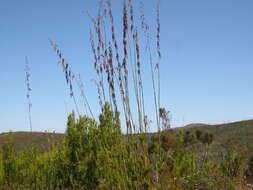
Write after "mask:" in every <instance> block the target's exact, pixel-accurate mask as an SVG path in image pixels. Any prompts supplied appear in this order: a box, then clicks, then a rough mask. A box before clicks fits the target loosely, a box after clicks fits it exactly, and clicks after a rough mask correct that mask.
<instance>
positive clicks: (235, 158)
mask: <svg viewBox="0 0 253 190" xmlns="http://www.w3.org/2000/svg"><path fill="white" fill-rule="evenodd" d="M241 162H242V157H241V155H240V153H238V152H235V151H228V152H227V154H226V155H225V159H224V161H223V162H222V164H221V169H222V171H223V173H224V174H225V175H226V176H229V177H237V176H238V175H239V174H240V167H241Z"/></svg>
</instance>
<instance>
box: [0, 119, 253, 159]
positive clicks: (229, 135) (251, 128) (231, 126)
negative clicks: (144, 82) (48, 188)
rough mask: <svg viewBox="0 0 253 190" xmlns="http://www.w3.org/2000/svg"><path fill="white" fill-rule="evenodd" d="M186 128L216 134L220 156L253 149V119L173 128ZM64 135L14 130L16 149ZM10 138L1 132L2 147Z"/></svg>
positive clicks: (213, 148) (198, 147)
mask: <svg viewBox="0 0 253 190" xmlns="http://www.w3.org/2000/svg"><path fill="white" fill-rule="evenodd" d="M179 129H182V130H186V131H190V132H191V133H192V134H195V131H196V130H203V131H207V132H210V133H212V134H213V135H214V141H213V143H212V144H211V145H210V147H209V151H210V152H211V153H212V154H211V155H212V156H213V157H214V158H215V157H219V156H220V155H219V154H220V153H219V152H224V151H226V150H228V149H236V150H238V151H239V152H241V153H242V154H244V155H247V156H248V155H249V153H250V151H252V150H253V120H246V121H239V122H233V123H226V124H219V125H207V124H202V123H196V124H190V125H187V126H185V127H181V128H176V129H173V130H176V131H177V130H179ZM63 137H64V135H63V134H59V133H42V132H41V133H39V132H12V138H13V140H14V142H15V148H16V150H23V149H26V148H28V147H31V146H35V147H37V148H38V149H39V150H40V151H42V152H45V151H48V150H50V147H51V145H52V144H55V143H59V142H61V140H63ZM7 139H8V133H2V134H0V148H1V146H2V144H3V143H4V142H5V141H6V140H7ZM189 150H190V151H192V152H193V153H194V154H202V153H203V152H204V151H205V147H204V146H203V144H201V143H200V142H197V141H196V142H195V143H193V144H192V145H190V146H189Z"/></svg>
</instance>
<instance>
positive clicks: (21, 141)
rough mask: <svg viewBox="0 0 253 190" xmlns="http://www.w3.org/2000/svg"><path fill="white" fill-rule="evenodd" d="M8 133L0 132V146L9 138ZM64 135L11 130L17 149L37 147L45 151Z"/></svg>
mask: <svg viewBox="0 0 253 190" xmlns="http://www.w3.org/2000/svg"><path fill="white" fill-rule="evenodd" d="M9 136H10V133H2V134H0V148H1V146H2V145H3V143H4V142H6V141H7V140H8V139H9ZM63 137H64V135H63V134H60V133H43V132H11V139H12V140H13V141H14V143H15V149H16V150H17V151H20V150H24V149H27V148H30V147H32V146H34V147H37V148H38V150H39V151H41V152H46V151H49V150H50V147H51V145H52V144H55V143H58V142H60V141H61V140H62V139H63Z"/></svg>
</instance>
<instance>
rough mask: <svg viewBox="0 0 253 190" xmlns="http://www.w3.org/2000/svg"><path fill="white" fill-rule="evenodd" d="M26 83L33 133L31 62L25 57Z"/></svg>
mask: <svg viewBox="0 0 253 190" xmlns="http://www.w3.org/2000/svg"><path fill="white" fill-rule="evenodd" d="M25 62H26V63H25V83H26V98H27V103H28V115H29V125H30V131H31V132H32V130H33V129H32V116H31V108H32V103H31V91H32V89H31V84H30V77H31V74H30V67H29V62H28V58H27V57H25Z"/></svg>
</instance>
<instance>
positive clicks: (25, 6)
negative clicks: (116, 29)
mask: <svg viewBox="0 0 253 190" xmlns="http://www.w3.org/2000/svg"><path fill="white" fill-rule="evenodd" d="M133 1H137V0H133ZM113 2H114V3H116V4H115V5H114V16H115V19H121V11H122V4H121V1H118V0H113ZM97 5H98V3H97V1H96V0H40V1H39V0H22V1H21V0H0V26H1V27H0V66H1V69H0V86H1V94H0V115H1V119H0V132H4V131H9V130H13V131H28V130H29V122H28V113H27V103H26V96H25V95H26V90H25V83H24V77H25V76H24V65H25V56H28V59H29V63H30V67H31V74H32V76H31V86H32V89H33V91H32V94H31V99H32V104H33V106H32V120H33V128H34V130H35V131H45V130H48V131H53V130H55V131H57V132H63V131H64V130H65V122H66V117H67V114H68V113H69V112H71V110H72V109H73V108H74V106H73V104H72V101H71V99H70V98H69V93H68V90H67V88H66V84H65V81H64V74H63V73H62V70H61V68H60V67H59V65H57V57H56V55H55V53H54V52H53V50H52V48H51V47H50V44H49V42H48V37H51V38H52V39H54V40H55V41H56V42H57V43H58V44H59V46H60V48H61V49H62V51H63V52H64V55H65V57H66V59H67V60H68V61H69V62H70V63H71V65H72V68H73V70H74V71H75V72H76V73H81V75H82V78H83V80H84V82H85V86H86V94H87V96H88V98H89V101H90V103H91V105H92V107H93V109H94V110H95V112H96V111H97V110H98V109H99V108H98V102H97V98H96V97H97V94H96V89H95V88H94V85H93V83H91V82H90V80H91V79H92V78H95V77H96V75H95V71H94V70H93V57H92V54H91V48H90V42H89V27H90V26H91V23H90V20H89V18H88V17H87V15H86V11H89V12H90V13H91V14H95V13H96V10H97ZM144 5H145V11H146V13H147V15H146V16H147V18H148V20H149V21H151V22H153V20H154V19H155V9H154V7H155V5H156V2H155V1H153V0H144ZM252 10H253V1H252V0H161V50H162V63H161V75H162V77H161V80H162V84H161V87H162V94H161V98H162V104H163V105H164V106H165V107H167V108H168V109H169V110H170V111H171V115H172V125H173V127H177V126H182V125H184V124H189V123H193V122H194V123H196V122H202V123H209V124H215V123H222V122H228V121H236V120H244V119H253V101H252V98H253V74H252V73H253V11H252ZM117 15H118V16H117ZM120 21H121V20H119V21H117V22H120ZM146 77H148V76H146ZM146 90H147V92H150V91H149V89H146ZM150 93H151V92H150ZM146 94H149V93H146ZM151 108H152V107H151V106H150V105H149V104H147V109H148V111H149V112H150V113H152V111H151Z"/></svg>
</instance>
